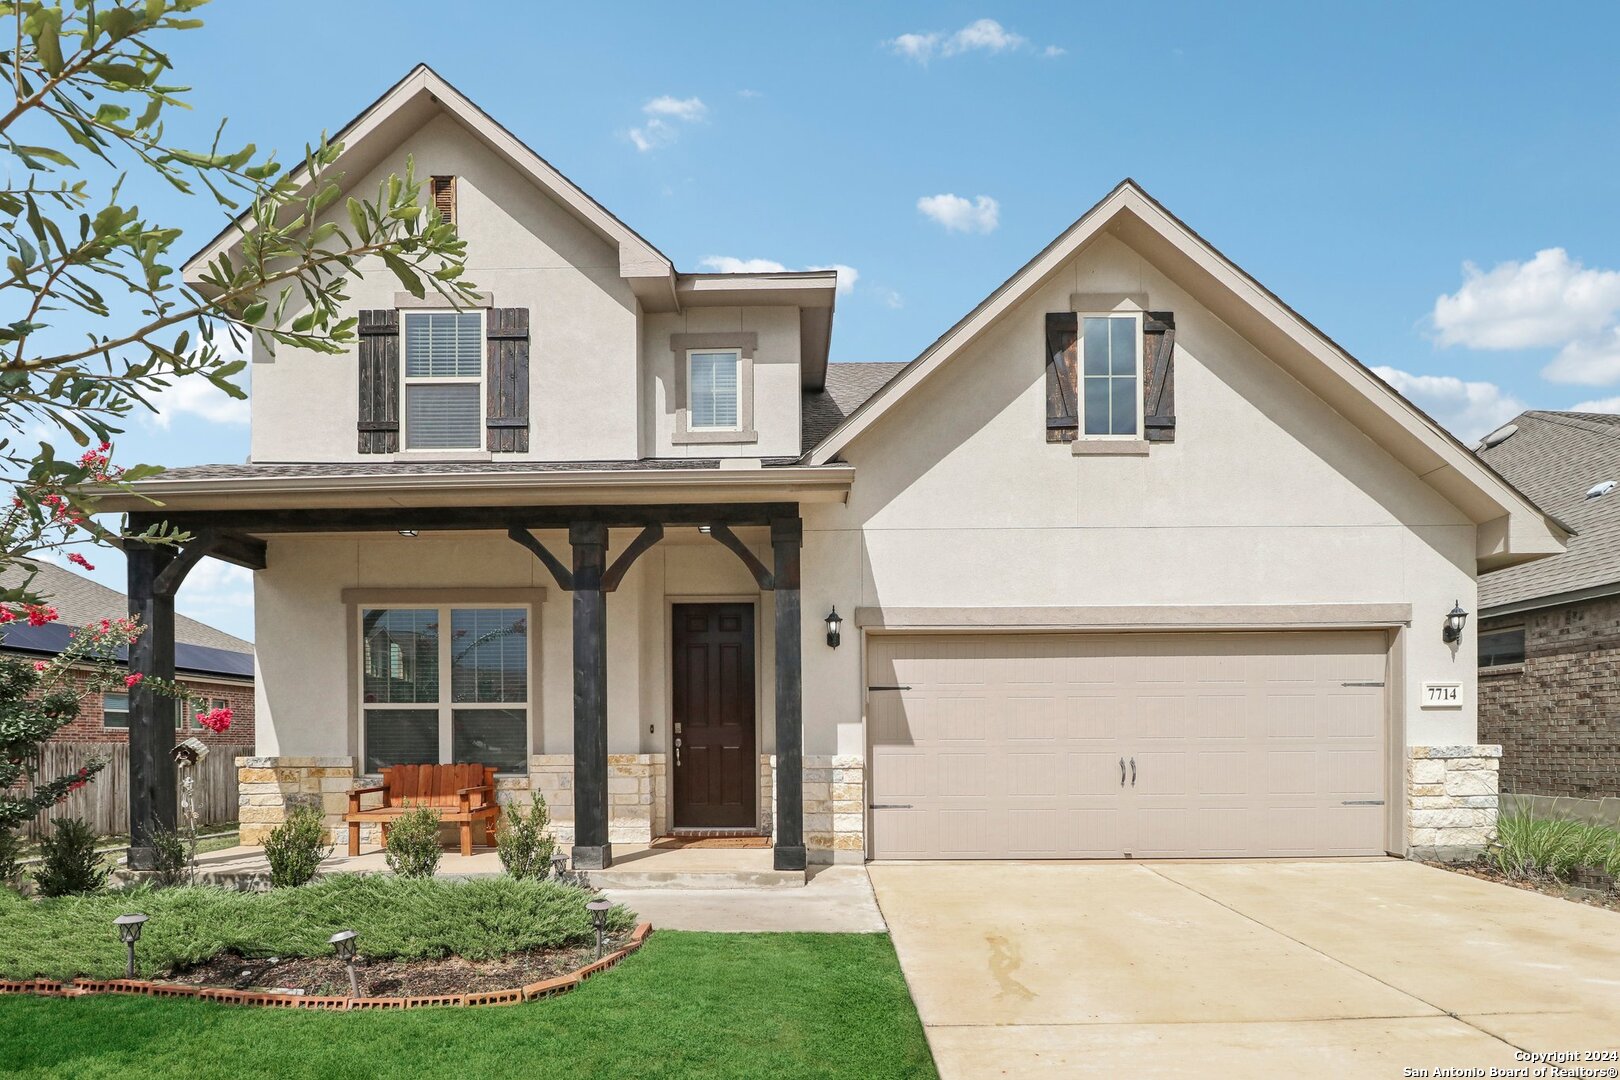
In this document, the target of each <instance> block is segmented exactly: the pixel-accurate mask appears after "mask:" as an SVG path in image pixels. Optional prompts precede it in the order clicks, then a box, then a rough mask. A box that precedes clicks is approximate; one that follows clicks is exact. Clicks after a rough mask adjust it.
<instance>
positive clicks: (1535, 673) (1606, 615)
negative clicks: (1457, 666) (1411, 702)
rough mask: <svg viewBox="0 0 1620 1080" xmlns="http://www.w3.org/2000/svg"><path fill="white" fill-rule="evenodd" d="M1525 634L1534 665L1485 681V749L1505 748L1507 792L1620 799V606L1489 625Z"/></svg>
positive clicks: (1491, 673)
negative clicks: (1488, 745) (1487, 745)
mask: <svg viewBox="0 0 1620 1080" xmlns="http://www.w3.org/2000/svg"><path fill="white" fill-rule="evenodd" d="M1521 624H1522V625H1523V626H1524V628H1525V661H1524V663H1523V665H1515V666H1513V667H1508V668H1498V669H1490V668H1485V669H1482V670H1481V671H1480V673H1479V741H1480V742H1482V743H1500V744H1501V746H1502V770H1501V772H1502V779H1501V784H1502V790H1503V791H1505V792H1519V793H1523V794H1530V795H1568V796H1577V797H1583V798H1603V797H1605V796H1620V599H1603V600H1589V601H1586V602H1584V603H1579V604H1569V605H1566V606H1564V607H1558V608H1549V609H1547V610H1545V611H1532V612H1526V613H1525V614H1523V615H1514V616H1508V617H1505V618H1496V619H1487V620H1484V621H1483V622H1482V623H1481V625H1480V630H1481V632H1483V631H1487V630H1495V629H1500V628H1502V627H1508V626H1516V625H1521Z"/></svg>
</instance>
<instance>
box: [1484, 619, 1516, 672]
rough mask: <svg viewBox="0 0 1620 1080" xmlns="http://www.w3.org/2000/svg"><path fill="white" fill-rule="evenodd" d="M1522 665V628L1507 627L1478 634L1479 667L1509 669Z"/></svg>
mask: <svg viewBox="0 0 1620 1080" xmlns="http://www.w3.org/2000/svg"><path fill="white" fill-rule="evenodd" d="M1522 663H1524V627H1522V626H1507V627H1501V628H1499V629H1496V630H1481V631H1480V632H1479V666H1480V667H1482V668H1495V667H1510V666H1512V665H1514V664H1522Z"/></svg>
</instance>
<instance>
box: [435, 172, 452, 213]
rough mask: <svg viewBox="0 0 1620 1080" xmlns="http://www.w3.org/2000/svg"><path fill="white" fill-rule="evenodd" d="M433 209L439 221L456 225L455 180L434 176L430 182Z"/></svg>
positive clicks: (450, 177) (449, 177)
mask: <svg viewBox="0 0 1620 1080" xmlns="http://www.w3.org/2000/svg"><path fill="white" fill-rule="evenodd" d="M432 189H433V209H434V210H435V211H436V212H437V213H438V215H439V218H440V220H443V221H448V222H450V224H452V225H454V224H455V223H456V178H455V177H453V176H435V177H434V178H433V180H432Z"/></svg>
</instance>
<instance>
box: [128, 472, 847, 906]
mask: <svg viewBox="0 0 1620 1080" xmlns="http://www.w3.org/2000/svg"><path fill="white" fill-rule="evenodd" d="M159 522H164V523H166V524H167V525H168V526H170V527H174V528H179V529H182V530H184V531H186V532H187V533H190V534H191V536H192V540H191V541H190V542H189V543H187V544H185V545H184V546H182V547H181V548H180V549H179V550H178V551H177V550H175V549H174V548H172V547H165V546H160V545H135V544H132V545H130V548H131V550H130V560H129V561H130V602H131V608H132V610H134V611H136V612H137V613H138V614H141V615H143V617H144V621H145V622H146V623H147V625H148V626H149V628H150V629H149V631H148V633H147V635H146V636H145V638H143V641H142V643H141V646H140V647H138V648H137V649H136V655H135V657H134V668H135V670H136V671H139V672H142V673H145V674H147V675H150V676H153V677H155V678H159V679H162V678H168V677H171V676H170V669H171V668H172V632H173V604H174V593H175V591H176V590H177V589H178V587H179V584H180V581H181V580H183V577H184V574H185V572H186V570H187V569H189V567H190V566H191V565H193V564H195V562H196V561H197V560H198V559H200V558H201V557H202V556H203V555H213V556H216V557H220V558H224V559H227V560H229V561H232V562H236V563H238V564H240V565H246V566H250V567H252V568H253V569H254V570H255V571H256V589H255V594H256V598H257V604H258V626H259V633H258V638H259V642H260V651H259V669H260V683H259V696H260V702H259V715H260V727H259V732H260V734H259V745H258V748H257V752H256V753H255V755H254V756H252V757H244V758H241V759H238V766H239V777H240V781H241V796H240V797H241V810H240V819H241V822H242V838H243V840H244V842H245V843H246V844H248V845H253V844H255V843H262V841H263V839H264V837H265V836H266V835H267V834H268V832H269V831H270V829H272V828H273V827H274V826H275V825H276V824H278V823H279V822H281V821H283V820H285V818H286V816H287V815H288V813H289V812H290V811H291V810H293V809H294V808H297V807H301V806H310V807H317V808H319V809H320V810H321V811H322V813H323V816H324V818H325V820H326V824H327V827H328V829H329V831H330V833H331V834H332V836H333V837H334V839H337V840H338V841H339V844H340V847H341V846H342V839H343V833H344V823H343V821H342V817H343V813H344V811H345V810H346V809H347V806H348V795H349V792H350V791H351V789H353V788H355V787H356V786H359V785H361V784H363V783H366V782H368V781H370V780H372V779H373V778H374V777H376V775H377V774H378V771H379V769H380V767H381V766H382V765H384V764H388V763H390V762H391V761H400V762H410V761H443V762H450V761H456V762H463V761H473V762H479V763H485V764H494V765H496V766H497V767H498V768H499V769H500V773H499V775H498V777H497V781H496V788H497V791H496V797H497V799H498V801H499V802H501V803H510V802H519V803H522V802H527V801H528V800H529V798H530V796H531V794H542V795H544V796H545V798H546V801H547V803H548V805H549V807H550V809H551V815H552V830H551V831H552V832H553V834H554V835H555V836H556V837H557V838H558V839H559V841H560V842H561V843H562V844H564V845H566V847H565V850H567V851H569V852H570V855H571V863H572V865H573V867H574V868H575V869H579V870H588V871H606V870H610V869H611V868H614V867H615V865H616V863H618V862H620V861H623V860H624V859H625V858H626V853H627V852H633V853H634V854H632V855H631V856H630V857H629V861H630V862H632V863H638V862H639V863H645V862H646V861H647V859H648V858H650V857H652V855H656V856H657V857H658V858H660V859H665V858H666V857H667V856H671V855H675V854H679V855H681V856H684V857H685V858H686V859H688V860H692V859H694V858H695V860H696V861H697V862H712V861H714V860H716V859H726V858H729V859H732V860H738V861H739V862H748V863H750V864H751V863H753V862H763V861H766V860H768V863H769V865H768V866H767V867H753V866H752V865H750V866H749V867H746V868H745V867H741V866H739V867H738V868H734V870H735V872H739V873H741V872H746V873H757V872H758V871H760V870H761V869H768V870H770V871H772V872H778V873H786V874H789V875H791V874H794V873H797V874H798V880H799V881H802V872H803V870H804V868H805V866H806V863H807V861H809V859H810V858H811V855H810V854H809V853H807V850H806V823H807V817H808V823H809V825H810V829H811V832H812V834H813V835H812V843H813V858H814V861H817V862H833V861H858V860H860V859H861V858H862V857H863V854H864V837H863V835H862V832H863V829H862V828H861V827H860V824H859V823H860V822H862V821H863V818H862V806H863V801H864V799H863V794H864V785H863V783H862V780H863V775H864V761H863V760H862V759H861V758H859V757H847V758H846V757H838V756H835V755H831V754H821V755H815V756H813V757H812V758H810V759H809V760H807V759H806V757H805V755H804V752H803V746H804V741H803V740H804V735H803V708H804V706H803V675H802V652H803V649H804V648H805V647H806V644H807V643H808V642H814V641H816V640H817V639H818V638H819V637H820V636H821V635H822V633H823V632H824V631H823V629H822V627H821V625H820V621H819V619H818V620H816V621H815V625H807V624H805V623H804V621H803V618H802V610H803V609H802V605H801V603H800V553H801V547H802V543H803V526H802V523H801V521H800V518H799V516H798V505H797V504H796V503H686V504H651V505H631V506H596V507H579V506H510V505H501V506H469V507H445V506H429V507H414V508H399V507H378V506H360V507H353V508H347V509H337V508H331V507H311V508H307V509H269V508H254V509H247V508H215V509H207V510H182V509H177V510H175V511H174V512H171V513H167V514H164V515H162V516H161V517H159V516H158V515H154V514H139V513H132V514H131V527H132V528H134V529H141V528H145V527H148V526H151V525H154V524H157V523H159ZM649 551H652V552H657V554H656V555H655V556H653V557H652V558H648V557H647V553H648V552H649ZM552 586H555V587H556V588H557V589H559V590H561V591H563V592H566V593H568V594H569V603H568V604H567V605H566V606H565V605H560V604H557V603H555V602H549V603H548V602H547V601H548V593H549V592H550V589H551V587H552ZM406 616H409V618H406ZM464 616H465V617H466V620H467V623H466V627H463V623H462V620H463V617H464ZM475 616H478V617H480V618H481V617H483V616H490V618H488V619H482V621H480V618H474V617H475ZM413 619H414V622H412V621H411V620H413ZM610 623H611V625H610ZM491 626H493V627H494V629H490V627H491ZM402 627H406V629H402ZM410 628H414V630H412V629H410ZM469 628H470V629H469ZM441 631H442V632H441ZM413 634H414V635H415V636H414V637H413V636H412V635H413ZM461 635H470V637H467V638H465V639H462V638H461V637H460V636H461ZM453 640H454V641H455V644H454V646H452V641H453ZM463 641H467V642H471V645H469V646H468V647H466V648H463ZM489 642H495V643H496V644H497V645H498V646H499V648H498V649H497V652H498V653H499V655H498V656H495V657H494V658H493V659H490V655H491V654H490V653H489V650H487V649H486V650H484V651H483V652H480V651H479V650H480V649H481V648H483V645H485V644H487V643H489ZM469 657H471V658H470V659H469ZM441 672H442V673H443V678H442V679H441V678H440V673H441ZM464 683H465V685H464ZM491 685H494V686H497V690H496V691H495V692H494V693H493V695H491V694H490V693H487V692H486V691H487V690H488V687H489V686H491ZM514 686H515V687H516V689H513V687H514ZM423 687H427V689H426V690H424V689H423ZM499 687H504V688H505V689H504V690H501V689H499ZM503 694H504V695H505V696H502V695H503ZM169 708H172V704H171V703H170V702H169V701H168V699H166V698H163V697H162V696H160V695H157V694H153V693H142V692H140V690H139V688H137V692H136V693H135V694H134V695H132V702H131V750H132V754H131V756H132V776H131V807H132V811H133V812H132V815H131V818H132V822H133V823H134V830H133V832H134V836H133V838H132V846H131V850H130V859H129V864H130V865H131V866H132V867H134V868H137V869H141V868H145V867H146V866H147V865H149V863H150V860H151V851H150V841H149V838H150V837H151V835H152V834H153V832H155V831H157V830H160V829H164V828H172V827H173V822H174V815H175V803H174V796H173V792H172V788H170V789H167V790H166V789H165V788H164V786H163V785H164V783H165V780H166V778H167V777H168V774H170V773H171V772H172V770H168V769H164V768H156V767H153V766H155V765H156V764H157V763H159V762H163V761H164V759H165V758H167V756H168V754H169V751H170V750H171V748H172V745H173V736H172V719H171V717H170V716H169V714H168V711H167V710H168V709H169ZM479 710H482V711H479ZM827 749H834V748H833V747H827ZM169 783H170V784H172V779H170V780H169ZM840 823H841V825H842V829H841V830H840V829H839V828H838V825H839V824H840ZM683 829H684V830H692V829H718V830H720V831H723V832H731V831H735V832H737V833H742V834H752V835H755V836H758V837H762V838H764V839H765V840H766V842H768V844H769V848H756V849H751V850H750V849H739V850H738V852H737V853H736V854H729V855H728V854H725V853H724V851H723V850H722V851H719V852H716V851H704V850H703V849H697V850H695V851H694V850H691V849H688V850H686V851H682V852H678V853H677V852H666V851H661V850H658V849H655V848H651V847H649V846H648V845H651V844H652V843H653V842H654V841H655V840H657V839H659V838H660V837H664V836H667V835H669V834H670V833H671V832H679V831H683ZM840 832H842V835H838V834H839V833H840ZM379 840H380V835H378V834H377V833H376V832H375V831H374V829H373V828H372V827H368V828H367V829H366V830H365V831H364V833H363V834H362V842H363V844H366V845H372V846H373V850H372V851H370V852H367V851H365V850H364V848H363V849H362V854H361V855H360V856H359V857H358V859H357V860H349V859H348V858H347V857H346V856H336V857H334V859H333V860H331V861H330V862H329V864H328V865H329V866H343V867H347V866H348V865H349V863H350V862H351V861H352V862H353V863H354V867H353V868H354V869H366V868H369V863H367V862H366V860H373V861H376V862H378V863H379V864H380V862H381V855H380V853H378V852H376V851H375V847H374V845H375V844H376V843H377V842H378V841H379ZM616 850H617V854H616ZM649 852H650V853H651V854H649ZM251 858H252V856H251V854H250V852H248V851H243V852H240V853H236V854H233V855H231V856H230V858H228V859H225V860H220V859H218V858H216V860H215V861H216V862H222V861H223V862H231V861H233V860H235V861H237V862H241V863H242V865H244V866H245V865H247V862H249V861H251ZM494 859H495V856H494V854H493V852H475V853H474V855H473V856H472V857H471V859H470V860H468V865H467V866H465V867H461V866H459V862H460V861H462V860H461V858H460V856H456V855H452V854H451V853H448V852H447V853H446V855H445V863H444V872H446V873H457V872H464V873H481V872H485V871H484V870H483V869H482V867H483V864H484V863H486V862H487V863H489V864H490V865H491V868H492V869H491V871H490V872H493V867H494V866H495V865H497V864H495V862H494ZM480 860H482V861H480ZM666 861H667V859H666ZM626 872H629V871H628V870H627V871H626ZM637 872H650V871H647V870H646V867H645V866H643V867H641V868H640V869H639V870H638V871H637ZM660 872H663V871H660ZM671 872H674V873H679V871H671ZM726 872H728V873H730V872H733V870H728V871H726Z"/></svg>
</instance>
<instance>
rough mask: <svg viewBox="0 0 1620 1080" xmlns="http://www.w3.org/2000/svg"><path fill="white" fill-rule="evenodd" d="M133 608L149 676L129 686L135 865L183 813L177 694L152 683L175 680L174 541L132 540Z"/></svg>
mask: <svg viewBox="0 0 1620 1080" xmlns="http://www.w3.org/2000/svg"><path fill="white" fill-rule="evenodd" d="M126 558H127V561H128V564H129V613H130V614H131V615H133V616H134V617H135V618H137V619H139V620H140V623H141V627H142V631H143V632H142V633H141V636H140V639H139V640H137V641H136V642H135V644H134V645H132V646H130V650H129V669H130V672H131V673H132V674H136V675H141V676H144V678H143V679H142V681H141V682H139V683H136V684H135V686H133V687H131V688H130V691H129V867H130V869H131V870H151V869H154V868H155V866H156V860H155V857H154V851H153V848H152V836H153V834H154V833H158V832H165V831H172V830H173V829H174V827H175V819H176V817H177V815H178V804H177V800H176V794H175V781H174V763H173V761H172V759H171V755H172V753H173V751H174V710H175V708H176V703H175V700H174V698H172V697H170V696H169V695H167V694H160V693H158V692H157V691H155V690H154V689H152V687H151V682H150V681H151V680H153V679H161V680H164V681H165V682H173V681H174V593H175V590H174V589H172V588H164V587H163V586H162V585H161V584H160V582H159V580H158V579H159V577H160V575H162V574H163V571H164V570H166V569H168V567H169V566H170V564H171V563H173V561H174V558H175V551H174V548H172V547H155V546H152V545H148V544H137V543H131V544H129V545H128V547H127V548H126Z"/></svg>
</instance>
